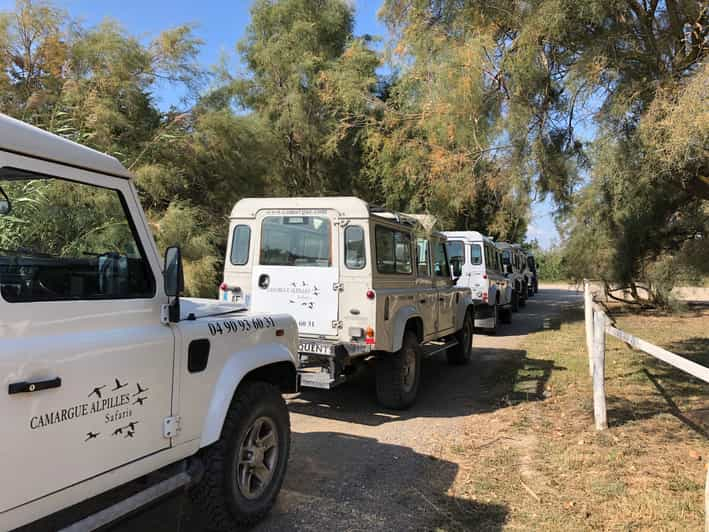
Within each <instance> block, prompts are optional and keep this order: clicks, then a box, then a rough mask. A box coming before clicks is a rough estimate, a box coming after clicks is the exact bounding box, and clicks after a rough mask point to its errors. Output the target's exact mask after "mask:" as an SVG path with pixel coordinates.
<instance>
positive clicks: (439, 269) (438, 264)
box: [433, 241, 451, 279]
mask: <svg viewBox="0 0 709 532" xmlns="http://www.w3.org/2000/svg"><path fill="white" fill-rule="evenodd" d="M433 274H434V275H435V276H436V277H446V278H448V279H450V278H451V271H450V268H449V267H448V260H447V257H446V247H445V246H444V245H443V242H440V241H437V242H435V243H434V244H433Z"/></svg>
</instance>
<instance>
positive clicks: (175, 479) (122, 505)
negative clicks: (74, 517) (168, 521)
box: [60, 471, 192, 532]
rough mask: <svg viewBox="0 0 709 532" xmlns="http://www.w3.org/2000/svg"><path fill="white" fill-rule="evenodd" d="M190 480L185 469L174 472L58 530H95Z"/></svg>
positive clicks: (182, 485)
mask: <svg viewBox="0 0 709 532" xmlns="http://www.w3.org/2000/svg"><path fill="white" fill-rule="evenodd" d="M191 481H192V477H191V475H190V474H189V473H187V472H186V471H183V472H181V473H178V474H176V475H175V476H172V477H170V478H168V479H165V480H163V481H162V482H159V483H157V484H155V485H153V486H150V487H149V488H147V489H145V490H143V491H140V492H138V493H136V494H135V495H132V496H131V497H128V498H127V499H124V500H122V501H120V502H117V503H116V504H114V505H113V506H109V507H108V508H106V509H104V510H101V511H100V512H97V513H95V514H93V515H90V516H88V517H86V518H84V519H82V520H81V521H77V522H76V523H74V524H72V525H69V526H68V527H66V528H63V529H61V530H60V532H88V531H91V530H97V529H99V528H102V527H104V526H106V525H109V524H111V523H114V522H116V521H118V520H120V519H122V518H123V517H126V516H127V515H129V514H132V513H134V512H136V511H137V510H140V509H141V508H143V507H144V506H147V505H148V504H150V503H152V502H155V501H157V500H158V499H160V498H162V497H164V496H165V495H169V494H170V493H172V492H174V491H177V490H179V489H180V488H184V487H185V486H187V485H188V484H189V483H190V482H191Z"/></svg>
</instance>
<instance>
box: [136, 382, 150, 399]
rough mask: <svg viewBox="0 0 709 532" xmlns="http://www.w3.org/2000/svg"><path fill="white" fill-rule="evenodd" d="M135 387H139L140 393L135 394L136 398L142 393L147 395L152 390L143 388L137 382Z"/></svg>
mask: <svg viewBox="0 0 709 532" xmlns="http://www.w3.org/2000/svg"><path fill="white" fill-rule="evenodd" d="M135 385H136V386H137V387H138V391H137V392H135V393H134V394H133V397H136V396H138V395H140V394H142V393H145V392H147V391H148V390H149V389H150V388H141V387H140V383H139V382H136V383H135Z"/></svg>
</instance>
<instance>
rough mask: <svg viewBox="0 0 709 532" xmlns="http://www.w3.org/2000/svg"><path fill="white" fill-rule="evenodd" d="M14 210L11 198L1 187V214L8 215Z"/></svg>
mask: <svg viewBox="0 0 709 532" xmlns="http://www.w3.org/2000/svg"><path fill="white" fill-rule="evenodd" d="M11 210H12V205H11V204H10V198H8V197H7V194H5V191H4V190H3V189H1V188H0V216H7V215H8V214H10V211H11Z"/></svg>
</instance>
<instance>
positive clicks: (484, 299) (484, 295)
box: [483, 292, 487, 303]
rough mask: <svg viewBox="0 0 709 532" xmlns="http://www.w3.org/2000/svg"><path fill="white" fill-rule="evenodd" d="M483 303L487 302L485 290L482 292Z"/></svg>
mask: <svg viewBox="0 0 709 532" xmlns="http://www.w3.org/2000/svg"><path fill="white" fill-rule="evenodd" d="M483 303H487V292H484V293H483Z"/></svg>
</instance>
